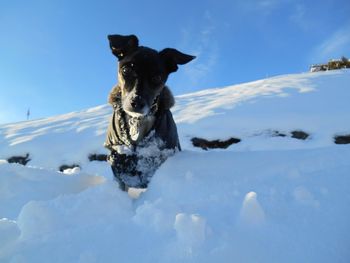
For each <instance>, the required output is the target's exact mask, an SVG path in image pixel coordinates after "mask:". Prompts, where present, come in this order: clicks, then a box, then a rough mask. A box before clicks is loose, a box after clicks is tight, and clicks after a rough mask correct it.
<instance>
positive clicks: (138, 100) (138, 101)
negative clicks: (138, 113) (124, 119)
mask: <svg viewBox="0 0 350 263" xmlns="http://www.w3.org/2000/svg"><path fill="white" fill-rule="evenodd" d="M130 105H131V107H132V108H133V109H142V108H143V107H144V106H145V102H144V101H143V99H142V97H141V96H135V97H134V98H133V99H132V100H131V103H130Z"/></svg>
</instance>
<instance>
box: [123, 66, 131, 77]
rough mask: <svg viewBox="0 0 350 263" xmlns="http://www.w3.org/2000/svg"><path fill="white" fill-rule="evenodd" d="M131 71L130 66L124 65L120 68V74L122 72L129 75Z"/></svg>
mask: <svg viewBox="0 0 350 263" xmlns="http://www.w3.org/2000/svg"><path fill="white" fill-rule="evenodd" d="M132 72H133V70H132V68H131V67H127V66H125V67H123V68H122V74H123V75H124V76H128V75H131V74H132Z"/></svg>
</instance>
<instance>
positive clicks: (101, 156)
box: [88, 153, 107, 162]
mask: <svg viewBox="0 0 350 263" xmlns="http://www.w3.org/2000/svg"><path fill="white" fill-rule="evenodd" d="M88 158H89V161H90V162H92V161H99V162H107V154H97V153H93V154H89V157H88Z"/></svg>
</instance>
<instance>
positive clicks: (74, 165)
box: [58, 164, 80, 172]
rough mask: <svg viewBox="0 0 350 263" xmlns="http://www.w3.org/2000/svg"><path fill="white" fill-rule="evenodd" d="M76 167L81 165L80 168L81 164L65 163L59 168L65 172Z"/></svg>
mask: <svg viewBox="0 0 350 263" xmlns="http://www.w3.org/2000/svg"><path fill="white" fill-rule="evenodd" d="M75 167H79V168H80V165H78V164H71V165H67V164H63V165H61V166H60V167H59V168H58V169H59V171H60V172H63V171H64V170H67V169H73V168H75Z"/></svg>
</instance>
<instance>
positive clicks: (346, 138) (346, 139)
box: [334, 134, 350, 144]
mask: <svg viewBox="0 0 350 263" xmlns="http://www.w3.org/2000/svg"><path fill="white" fill-rule="evenodd" d="M334 143H335V144H349V143H350V134H347V135H338V136H334Z"/></svg>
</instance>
